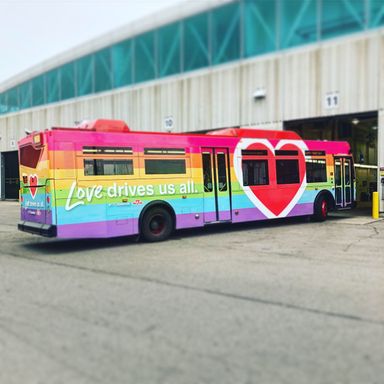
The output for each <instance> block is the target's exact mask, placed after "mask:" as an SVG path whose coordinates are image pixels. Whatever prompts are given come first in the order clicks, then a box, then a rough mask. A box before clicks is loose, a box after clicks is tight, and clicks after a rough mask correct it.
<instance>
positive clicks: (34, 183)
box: [29, 175, 39, 199]
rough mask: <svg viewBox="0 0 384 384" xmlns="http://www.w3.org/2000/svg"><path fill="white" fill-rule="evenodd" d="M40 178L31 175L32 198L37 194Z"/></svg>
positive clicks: (30, 190)
mask: <svg viewBox="0 0 384 384" xmlns="http://www.w3.org/2000/svg"><path fill="white" fill-rule="evenodd" d="M38 180H39V178H38V177H37V175H29V192H30V193H31V196H32V199H34V198H35V196H36V192H37V184H38Z"/></svg>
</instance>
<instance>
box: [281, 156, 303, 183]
mask: <svg viewBox="0 0 384 384" xmlns="http://www.w3.org/2000/svg"><path fill="white" fill-rule="evenodd" d="M276 179H277V184H297V183H300V175H299V161H298V160H291V159H284V160H276Z"/></svg>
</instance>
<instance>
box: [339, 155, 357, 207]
mask: <svg viewBox="0 0 384 384" xmlns="http://www.w3.org/2000/svg"><path fill="white" fill-rule="evenodd" d="M352 167H353V164H352V159H351V158H350V157H335V201H336V208H339V209H340V208H349V207H351V206H352V203H353V169H352Z"/></svg>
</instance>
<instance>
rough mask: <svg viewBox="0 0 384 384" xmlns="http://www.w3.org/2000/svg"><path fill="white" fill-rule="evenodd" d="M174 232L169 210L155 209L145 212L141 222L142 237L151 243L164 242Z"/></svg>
mask: <svg viewBox="0 0 384 384" xmlns="http://www.w3.org/2000/svg"><path fill="white" fill-rule="evenodd" d="M172 231H173V219H172V216H171V214H170V213H169V212H168V210H167V209H165V208H162V207H153V208H150V209H149V210H148V211H147V212H145V214H144V216H143V220H142V222H141V235H142V237H143V238H144V240H146V241H149V242H155V241H163V240H165V239H167V238H168V237H169V236H170V235H171V233H172Z"/></svg>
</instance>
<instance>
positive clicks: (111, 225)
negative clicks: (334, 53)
mask: <svg viewBox="0 0 384 384" xmlns="http://www.w3.org/2000/svg"><path fill="white" fill-rule="evenodd" d="M18 145H19V164H20V186H21V187H20V204H21V220H20V222H19V224H18V228H19V229H20V230H21V231H25V232H29V233H33V234H38V235H42V236H47V237H57V238H108V237H116V236H128V235H139V236H140V238H142V239H145V240H146V241H160V240H164V239H166V238H168V237H169V236H170V235H171V233H172V232H173V231H174V230H178V229H182V228H197V227H203V226H206V225H211V224H215V223H240V222H247V221H257V220H269V219H279V218H286V217H293V216H312V217H314V218H315V219H317V220H319V221H323V220H325V219H326V218H327V215H328V212H329V211H331V210H338V209H348V208H351V207H353V206H354V203H355V176H354V167H353V159H352V155H351V151H350V146H349V144H348V143H347V142H341V141H315V140H302V139H301V138H300V136H299V135H298V134H296V133H295V132H290V131H277V130H261V129H253V128H252V129H251V128H228V129H221V130H216V131H212V132H208V133H205V134H197V133H196V134H192V133H187V134H182V133H157V132H136V131H131V130H130V129H129V127H128V126H127V125H126V124H125V122H123V121H115V120H95V121H92V122H84V123H83V124H81V125H79V126H77V127H74V128H61V127H57V128H51V129H47V130H45V131H41V132H33V133H31V134H29V135H28V136H27V137H25V138H23V139H22V140H20V141H19V143H18Z"/></svg>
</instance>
